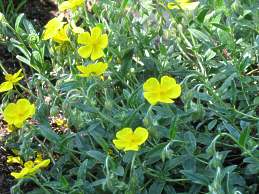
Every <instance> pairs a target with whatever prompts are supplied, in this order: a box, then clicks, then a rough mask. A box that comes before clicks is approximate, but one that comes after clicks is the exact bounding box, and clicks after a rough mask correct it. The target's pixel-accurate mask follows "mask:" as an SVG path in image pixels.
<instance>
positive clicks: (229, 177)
mask: <svg viewBox="0 0 259 194" xmlns="http://www.w3.org/2000/svg"><path fill="white" fill-rule="evenodd" d="M258 7H259V2H257V1H256V0H249V1H239V0H235V1H234V2H233V1H230V0H229V1H224V0H215V1H212V0H208V1H202V2H201V4H200V5H199V7H198V9H196V10H195V11H194V12H184V11H180V10H168V9H167V8H166V1H160V0H153V1H151V0H142V1H137V0H136V1H133V0H132V1H128V0H124V1H122V2H121V1H112V0H100V1H99V3H98V4H96V5H94V7H93V13H92V14H88V15H86V16H85V15H84V14H83V13H84V12H82V15H84V16H82V17H86V18H83V21H84V22H83V23H82V27H84V28H85V29H87V28H88V27H89V26H91V27H92V26H95V25H96V23H100V25H101V26H102V27H103V28H104V29H106V30H107V31H108V34H109V47H108V50H107V56H106V59H107V60H109V71H108V72H107V74H106V75H105V76H106V77H107V78H108V79H105V80H104V81H101V80H100V79H95V78H91V79H81V78H78V77H76V70H75V65H76V63H78V62H82V60H81V59H80V58H79V56H78V54H77V53H76V51H74V52H71V49H74V48H75V47H76V46H77V45H73V43H71V44H72V45H68V48H70V49H66V48H64V50H63V51H62V52H64V53H63V54H61V55H58V54H57V55H53V53H52V54H51V52H49V50H48V49H47V48H50V45H49V44H47V43H46V42H43V41H41V40H39V37H38V35H37V33H36V32H34V30H33V31H30V29H33V28H31V24H30V23H29V22H28V21H27V20H24V19H22V18H21V17H22V16H20V17H18V19H17V20H19V19H21V20H22V22H21V21H17V25H16V28H15V29H14V31H15V32H17V33H18V36H17V34H13V32H10V29H9V31H8V29H7V31H8V33H11V34H13V38H12V39H10V42H9V43H10V45H9V47H12V49H14V50H15V52H17V53H18V54H17V59H18V60H20V61H21V62H22V63H23V64H24V65H26V64H27V65H30V66H31V67H32V68H33V69H34V70H36V72H35V73H33V74H32V76H31V79H30V81H29V82H28V83H27V84H28V87H29V88H31V89H34V90H33V91H36V93H34V94H35V95H36V96H37V98H36V97H33V96H32V98H33V99H35V100H37V104H38V111H37V115H36V119H37V120H38V121H39V122H40V124H39V125H38V126H33V127H32V126H29V125H28V127H27V129H26V130H23V131H21V133H20V134H19V136H18V137H20V138H19V140H18V141H17V142H16V146H18V145H20V150H21V152H22V154H23V156H24V157H26V154H28V150H30V149H34V148H36V147H38V145H37V144H39V141H36V140H35V139H34V137H38V138H39V139H41V140H44V146H41V150H42V152H43V153H45V155H46V156H47V157H48V156H52V157H54V156H55V158H56V161H55V163H53V164H52V167H51V168H50V169H49V171H47V172H43V173H42V176H43V177H45V178H44V179H42V185H43V186H44V187H45V188H46V189H47V190H49V192H50V193H71V194H73V193H74V194H79V193H129V194H135V193H143V194H146V193H149V194H159V193H168V194H169V193H170V194H171V193H210V194H224V193H226V194H232V193H235V194H237V193H258V190H257V189H258V187H259V185H258V182H259V179H258V174H259V157H258V156H259V151H258V142H259V136H258V133H259V117H258V111H259V110H258V105H259V100H258V99H259V96H258V94H259V88H258V87H259V84H258V82H259V70H258V64H259V59H258V57H259V22H258V21H259V9H258ZM81 11H82V10H81ZM78 17H80V16H78ZM28 30H29V31H28ZM32 35H33V36H34V38H36V40H37V41H34V42H33V45H30V42H28V41H29V40H31V39H30V37H31V38H32ZM15 36H16V38H15ZM20 41H22V42H20ZM43 45H44V46H43ZM17 49H18V50H17ZM50 72H51V73H50ZM163 75H171V76H173V77H175V78H176V79H177V80H178V82H180V83H181V86H182V95H181V97H180V99H179V100H177V101H176V103H174V104H158V105H156V106H150V105H149V104H148V103H147V102H146V101H145V100H144V98H143V90H142V85H143V83H144V82H145V81H146V80H147V78H149V77H156V78H160V77H161V76H163ZM46 97H48V98H50V99H51V100H50V103H46V102H45V98H46ZM58 111H62V112H63V114H64V115H65V117H66V118H67V119H68V121H69V124H70V126H71V129H73V132H71V133H69V134H62V135H58V134H57V133H55V132H54V131H53V130H52V129H51V127H50V125H49V123H48V116H49V115H55V114H56V113H57V112H58ZM137 126H143V127H146V128H147V129H148V130H149V133H150V136H149V139H148V141H147V142H146V143H145V145H143V146H142V147H141V149H140V151H139V152H137V153H135V154H134V153H132V152H126V153H125V152H121V151H118V150H117V149H115V147H114V145H113V144H112V139H113V138H114V137H115V133H116V131H118V130H119V129H121V128H123V127H131V128H135V127H137ZM18 137H17V136H14V137H12V138H11V139H10V140H9V141H10V142H12V143H10V146H14V147H15V145H14V142H15V141H14V140H17V138H18ZM21 137H25V138H21ZM31 138H32V139H33V141H32V139H31ZM41 143H43V141H42V142H41ZM133 161H134V162H133ZM40 178H42V177H39V179H40ZM25 182H26V181H25ZM19 184H20V182H19V183H18V184H17V185H16V186H14V187H13V193H22V191H21V190H20V187H19ZM42 192H43V191H42V190H41V189H35V190H34V191H32V192H30V194H39V193H42Z"/></svg>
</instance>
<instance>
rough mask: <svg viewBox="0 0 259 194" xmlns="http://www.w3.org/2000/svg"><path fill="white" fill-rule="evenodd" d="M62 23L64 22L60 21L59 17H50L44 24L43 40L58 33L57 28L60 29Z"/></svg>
mask: <svg viewBox="0 0 259 194" xmlns="http://www.w3.org/2000/svg"><path fill="white" fill-rule="evenodd" d="M63 25H64V22H61V21H60V19H59V18H57V17H55V18H53V19H51V20H50V21H49V22H48V23H47V24H46V25H45V31H44V33H43V38H42V39H43V40H48V39H51V38H53V37H54V36H55V35H57V34H58V32H59V29H61V28H62V27H63Z"/></svg>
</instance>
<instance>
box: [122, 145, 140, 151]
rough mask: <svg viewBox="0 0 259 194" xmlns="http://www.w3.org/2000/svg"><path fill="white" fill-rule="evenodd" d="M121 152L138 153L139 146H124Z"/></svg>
mask: <svg viewBox="0 0 259 194" xmlns="http://www.w3.org/2000/svg"><path fill="white" fill-rule="evenodd" d="M123 150H124V151H125V152H126V151H138V150H139V146H138V145H135V144H131V145H128V146H126V147H125V148H124V149H123Z"/></svg>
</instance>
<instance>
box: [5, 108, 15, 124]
mask: <svg viewBox="0 0 259 194" xmlns="http://www.w3.org/2000/svg"><path fill="white" fill-rule="evenodd" d="M15 111H16V105H15V104H14V103H9V104H8V105H7V106H6V108H5V109H4V112H3V116H4V120H5V121H6V122H7V123H8V124H13V120H14V119H15V114H14V113H15Z"/></svg>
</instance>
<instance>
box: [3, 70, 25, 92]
mask: <svg viewBox="0 0 259 194" xmlns="http://www.w3.org/2000/svg"><path fill="white" fill-rule="evenodd" d="M21 72H22V69H20V70H19V71H18V72H17V73H15V74H6V75H5V82H3V83H2V84H0V92H6V91H8V90H11V89H13V86H14V84H16V83H17V82H19V81H20V80H21V79H22V78H23V75H22V74H21Z"/></svg>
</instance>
